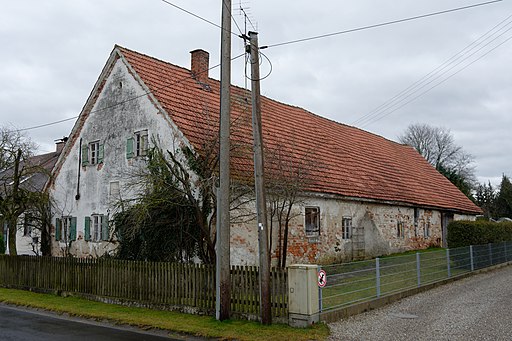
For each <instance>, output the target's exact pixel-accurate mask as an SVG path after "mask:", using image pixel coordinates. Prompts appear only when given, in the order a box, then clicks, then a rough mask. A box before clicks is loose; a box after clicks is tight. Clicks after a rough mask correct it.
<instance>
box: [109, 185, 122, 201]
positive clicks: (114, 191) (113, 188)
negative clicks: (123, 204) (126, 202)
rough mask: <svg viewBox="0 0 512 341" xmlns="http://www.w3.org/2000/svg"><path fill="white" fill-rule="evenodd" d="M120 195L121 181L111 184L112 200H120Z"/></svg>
mask: <svg viewBox="0 0 512 341" xmlns="http://www.w3.org/2000/svg"><path fill="white" fill-rule="evenodd" d="M119 195H120V188H119V181H112V182H110V197H111V198H112V199H117V198H119Z"/></svg>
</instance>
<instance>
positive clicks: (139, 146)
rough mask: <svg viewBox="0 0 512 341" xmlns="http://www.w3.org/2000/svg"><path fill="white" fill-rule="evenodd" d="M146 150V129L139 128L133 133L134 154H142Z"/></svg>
mask: <svg viewBox="0 0 512 341" xmlns="http://www.w3.org/2000/svg"><path fill="white" fill-rule="evenodd" d="M147 150H148V131H147V130H141V131H138V132H136V133H135V156H144V155H146V153H147Z"/></svg>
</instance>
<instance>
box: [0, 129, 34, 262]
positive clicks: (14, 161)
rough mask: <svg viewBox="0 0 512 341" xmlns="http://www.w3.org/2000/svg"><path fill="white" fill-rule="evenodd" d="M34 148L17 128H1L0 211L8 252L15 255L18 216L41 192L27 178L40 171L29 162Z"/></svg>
mask: <svg viewBox="0 0 512 341" xmlns="http://www.w3.org/2000/svg"><path fill="white" fill-rule="evenodd" d="M34 149H35V145H34V143H32V142H31V141H30V139H29V138H28V137H26V136H25V135H23V134H22V133H20V132H19V131H16V130H9V129H8V128H0V186H1V187H0V214H1V215H2V218H3V220H4V221H5V222H6V223H7V226H8V231H9V232H8V235H9V237H8V245H9V254H11V255H16V254H17V250H16V232H17V222H18V218H19V217H20V215H21V214H23V213H24V212H25V211H27V210H28V209H29V208H30V207H31V206H32V205H33V203H34V202H36V201H38V200H41V193H40V192H39V191H37V190H35V188H33V187H32V186H31V182H30V181H29V180H30V178H31V177H32V176H33V175H34V174H36V173H39V172H41V171H43V170H42V169H41V167H39V166H38V165H34V164H32V163H31V162H30V158H31V156H32V153H33V150H34Z"/></svg>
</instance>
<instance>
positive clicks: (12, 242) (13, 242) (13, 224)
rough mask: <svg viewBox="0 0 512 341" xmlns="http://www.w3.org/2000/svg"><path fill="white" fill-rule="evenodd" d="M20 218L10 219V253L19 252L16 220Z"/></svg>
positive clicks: (12, 254)
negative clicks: (17, 248) (17, 249)
mask: <svg viewBox="0 0 512 341" xmlns="http://www.w3.org/2000/svg"><path fill="white" fill-rule="evenodd" d="M17 220H18V219H16V218H14V219H9V222H8V228H9V232H8V234H9V255H11V256H17V255H18V252H17V251H16V222H17Z"/></svg>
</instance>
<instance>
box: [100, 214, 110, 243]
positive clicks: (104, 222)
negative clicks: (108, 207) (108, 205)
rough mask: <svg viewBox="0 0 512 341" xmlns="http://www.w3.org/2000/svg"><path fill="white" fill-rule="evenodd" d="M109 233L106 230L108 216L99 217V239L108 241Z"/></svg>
mask: <svg viewBox="0 0 512 341" xmlns="http://www.w3.org/2000/svg"><path fill="white" fill-rule="evenodd" d="M109 235H110V233H109V230H108V216H104V215H102V216H101V239H102V240H108V237H109Z"/></svg>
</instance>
